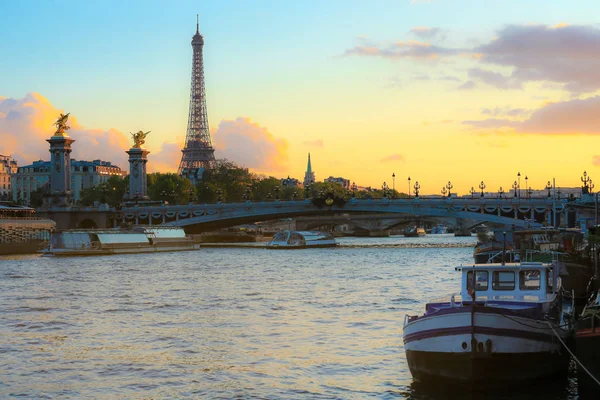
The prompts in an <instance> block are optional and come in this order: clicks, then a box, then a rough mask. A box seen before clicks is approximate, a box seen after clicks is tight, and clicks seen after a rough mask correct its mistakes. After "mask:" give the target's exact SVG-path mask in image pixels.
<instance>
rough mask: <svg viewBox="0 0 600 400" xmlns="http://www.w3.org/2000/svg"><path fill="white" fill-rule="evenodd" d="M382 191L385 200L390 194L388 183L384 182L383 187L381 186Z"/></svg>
mask: <svg viewBox="0 0 600 400" xmlns="http://www.w3.org/2000/svg"><path fill="white" fill-rule="evenodd" d="M381 190H382V191H383V198H384V199H385V198H387V192H388V185H387V183H385V182H383V185H381Z"/></svg>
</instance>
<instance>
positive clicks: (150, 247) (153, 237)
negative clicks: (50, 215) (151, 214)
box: [42, 226, 200, 256]
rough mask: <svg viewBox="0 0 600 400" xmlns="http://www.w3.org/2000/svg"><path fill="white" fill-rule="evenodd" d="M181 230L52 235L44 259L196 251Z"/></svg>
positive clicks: (151, 228) (77, 231)
mask: <svg viewBox="0 0 600 400" xmlns="http://www.w3.org/2000/svg"><path fill="white" fill-rule="evenodd" d="M199 248H200V245H199V244H196V243H194V242H193V241H192V239H191V238H190V237H188V236H186V234H185V231H184V230H183V229H182V228H177V227H160V226H136V227H133V228H131V229H121V228H115V229H71V230H66V231H63V232H60V233H53V234H52V237H51V239H50V245H49V246H48V248H47V249H45V250H42V253H43V254H44V255H47V256H86V255H103V254H126V253H154V252H166V251H184V250H198V249H199Z"/></svg>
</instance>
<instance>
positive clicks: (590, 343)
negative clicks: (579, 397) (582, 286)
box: [575, 277, 600, 390]
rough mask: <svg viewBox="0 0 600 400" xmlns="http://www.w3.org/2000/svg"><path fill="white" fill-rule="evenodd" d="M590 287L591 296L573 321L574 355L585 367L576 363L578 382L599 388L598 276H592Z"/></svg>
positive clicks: (599, 284) (599, 329) (599, 300)
mask: <svg viewBox="0 0 600 400" xmlns="http://www.w3.org/2000/svg"><path fill="white" fill-rule="evenodd" d="M590 287H591V296H590V298H589V300H588V302H587V304H586V306H585V308H584V309H583V311H582V312H581V316H580V318H579V319H578V320H577V322H576V323H575V355H576V356H577V358H578V359H579V361H580V362H581V364H583V367H584V368H586V369H587V371H585V370H583V369H582V368H581V366H579V365H578V369H579V371H578V381H579V384H580V385H583V386H585V387H590V388H595V389H596V390H600V387H598V382H599V381H600V278H597V277H594V278H592V280H591V281H590ZM588 372H589V374H591V375H592V376H593V377H594V378H595V381H594V379H593V378H591V377H590V376H589V375H588Z"/></svg>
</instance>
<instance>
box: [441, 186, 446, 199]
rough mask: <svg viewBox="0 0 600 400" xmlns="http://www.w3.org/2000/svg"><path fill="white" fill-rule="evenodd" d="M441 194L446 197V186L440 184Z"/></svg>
mask: <svg viewBox="0 0 600 400" xmlns="http://www.w3.org/2000/svg"><path fill="white" fill-rule="evenodd" d="M442 196H444V197H446V187H445V186H442Z"/></svg>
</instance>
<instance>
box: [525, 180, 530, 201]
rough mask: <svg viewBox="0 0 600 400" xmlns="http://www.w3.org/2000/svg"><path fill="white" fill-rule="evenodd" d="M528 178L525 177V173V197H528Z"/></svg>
mask: <svg viewBox="0 0 600 400" xmlns="http://www.w3.org/2000/svg"><path fill="white" fill-rule="evenodd" d="M528 179H529V178H527V175H525V197H526V198H529V186H527V180H528Z"/></svg>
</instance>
